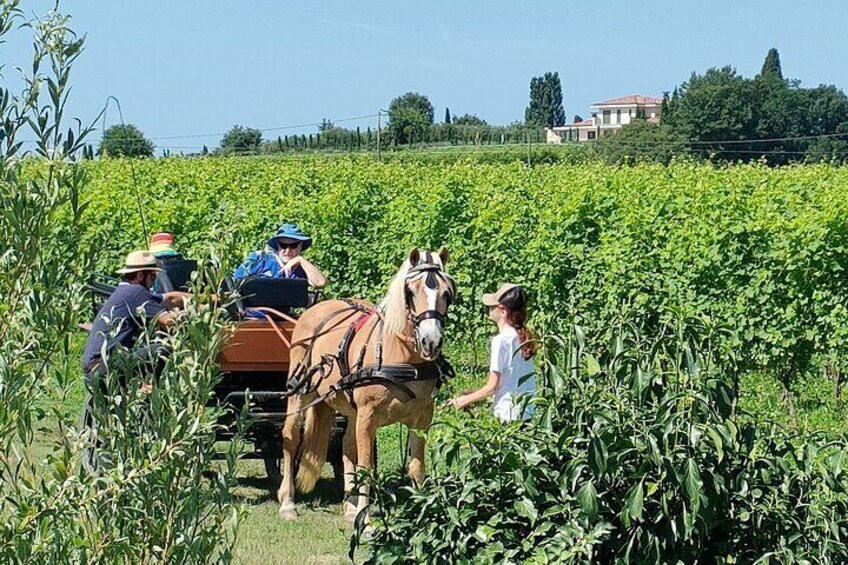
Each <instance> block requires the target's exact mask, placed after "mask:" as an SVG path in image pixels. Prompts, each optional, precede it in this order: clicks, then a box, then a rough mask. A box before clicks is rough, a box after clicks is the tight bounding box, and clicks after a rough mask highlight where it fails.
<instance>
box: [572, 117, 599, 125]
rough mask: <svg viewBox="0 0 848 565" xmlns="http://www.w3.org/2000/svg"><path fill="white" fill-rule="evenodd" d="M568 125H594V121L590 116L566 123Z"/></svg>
mask: <svg viewBox="0 0 848 565" xmlns="http://www.w3.org/2000/svg"><path fill="white" fill-rule="evenodd" d="M568 125H570V126H593V125H595V123H594V122H593V121H592V119H591V118H590V119H588V120H583V121H582V122H574V123H573V124H568Z"/></svg>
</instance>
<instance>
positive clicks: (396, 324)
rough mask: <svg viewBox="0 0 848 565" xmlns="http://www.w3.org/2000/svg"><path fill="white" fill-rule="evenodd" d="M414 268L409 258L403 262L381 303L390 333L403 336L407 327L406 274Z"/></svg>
mask: <svg viewBox="0 0 848 565" xmlns="http://www.w3.org/2000/svg"><path fill="white" fill-rule="evenodd" d="M411 268H412V265H411V264H410V262H409V260H408V259H407V260H406V261H404V262H403V265H401V266H400V269H399V270H398V272H397V274H396V275H395V278H393V279H392V282H390V283H389V290H388V292H386V296H385V298H383V301H382V302H381V303H380V308H382V309H383V317H384V318H385V320H386V326H385V329H386V332H388V334H389V335H399V336H402V335H403V332H404V329H406V276H407V275H408V274H409V269H411Z"/></svg>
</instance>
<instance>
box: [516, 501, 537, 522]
mask: <svg viewBox="0 0 848 565" xmlns="http://www.w3.org/2000/svg"><path fill="white" fill-rule="evenodd" d="M515 511H516V512H517V513H518V515H519V516H522V517H524V518H527V519H528V520H530V523H531V524H535V523H536V519H537V518H538V517H539V511H538V510H536V506H534V505H533V501H532V500H530V499H529V498H527V497H523V498H520V499H518V500H516V501H515Z"/></svg>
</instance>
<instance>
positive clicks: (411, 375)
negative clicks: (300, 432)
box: [287, 261, 456, 413]
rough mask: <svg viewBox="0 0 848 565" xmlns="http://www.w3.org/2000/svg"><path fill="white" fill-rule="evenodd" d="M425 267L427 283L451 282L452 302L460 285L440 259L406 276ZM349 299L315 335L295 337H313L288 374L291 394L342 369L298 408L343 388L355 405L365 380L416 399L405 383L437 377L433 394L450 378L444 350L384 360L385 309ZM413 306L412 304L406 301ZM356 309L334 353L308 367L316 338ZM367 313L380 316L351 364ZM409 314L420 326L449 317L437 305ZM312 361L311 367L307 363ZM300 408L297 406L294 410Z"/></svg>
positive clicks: (319, 325) (315, 387)
mask: <svg viewBox="0 0 848 565" xmlns="http://www.w3.org/2000/svg"><path fill="white" fill-rule="evenodd" d="M422 273H425V274H426V275H427V277H428V278H427V281H426V284H427V285H428V286H429V287H430V288H433V287H435V286H436V284H437V283H436V279H437V278H440V279H442V280H444V281H446V282H447V283H448V286H449V302H450V301H452V300H453V298H454V297H455V295H456V285H455V283H454V281H453V279H452V278H451V277H450V275H448V274H447V273H445V272H444V270H443V268H442V266H441V265H440V264H437V263H432V262H430V261H427V262H426V263H423V264H420V265H418V266H416V267H414V268H412V269H411V270H410V272H409V275H407V276H410V275H412V276H416V275H420V274H422ZM344 302H346V303H347V305H348V306H347V307H346V308H342V309H341V310H337V311H335V312H333V313H331V314H330V315H328V316H327V317H326V318H324V319H323V320H322V321H321V323H320V324H318V326H317V327H316V328H315V330H316V332H315V334H314V335H312V336H310V337H309V338H308V339H304V340H302V341H300V342H297V343H295V344H293V345H301V344H302V343H304V342H306V341H309V345H308V349H307V351H306V355H304V358H303V361H302V362H301V365H300V366H299V367H298V368H297V370H296V371H295V372H294V373H293V374H292V377H291V378H290V386H288V387H287V390H288V391H289V392H288V393H289V394H297V393H303V392H305V391H304V390H303V389H304V388H305V387H307V385H309V384H310V383H311V386H309V389H308V391H309V392H312V391H315V390H316V389H317V388H318V385H319V384H320V383H321V381H323V380H324V378H325V377H326V376H327V375H328V374H329V373H330V372H331V371H332V369H333V365H334V364H338V366H339V373H340V375H341V378H340V379H339V381H338V382H337V383H336V384H334V385H332V386H331V387H330V389H329V390H328V391H327V392H326V393H325V394H323V395H319V396H318V397H317V398H315V399H314V400H313V401H312V402H310V403H309V404H308V405H306V406H305V407H303V408H301V409H300V410H298V412H302V411H305V410H308V409H309V408H311V407H313V406H315V405H317V404H319V403H321V402H323V401H324V400H326V399H327V398H328V397H329V396H330V395H333V394H336V393H339V392H345V393H346V394H347V396H348V401H349V402H350V403H351V405H352V406H353V407H354V409H355V408H356V403H355V402H354V399H353V391H354V389H356V388H358V387H361V386H367V385H375V384H382V385H389V386H393V387H395V388H397V389H398V390H400V391H401V392H402V393H403V394H404V395H405V396H406V397H407V399H408V400H413V399H414V398H415V393H414V392H413V391H412V389H411V388H410V387H409V386H408V385H407V383H409V382H415V381H427V380H435V381H436V386H435V388H434V389H433V395H434V396H435V394H436V392H437V391H438V389H439V388H440V387H441V385H442V384H444V383H445V382H446V381H447V380H448V379H449V378H451V377H452V376H454V370H453V367H451V365H450V363H448V361H447V360H446V359H445V358H444V356H443V355H440V356H439V357H438V358H437V359H436V360H435V361H430V362H426V363H419V364H416V365H412V364H404V365H383V327H384V325H385V319H384V318H383V315H382V311H381V310H380V308H379V307H372V308H369V307H366V306H363V305H362V304H359V303H357V302H353V301H352V300H345V301H344ZM407 307H409V305H407ZM356 312H359V313H361V314H362V315H361V316H360V317H359V318H358V319H357V320H356V321H354V322H353V323H351V324H350V326H349V327H348V328H347V331H345V333H344V336H343V337H342V339H341V341H340V342H339V348H338V351H337V352H336V355H335V357H333V356H330V355H324V356H323V357H322V358H321V362H320V363H318V364H317V365H315V366H313V367H310V366H309V365H310V364H311V361H312V348H313V346H314V344H315V341H316V340H317V338H319V337H321V336H323V335H325V334H327V333H329V332H330V331H333V330H335V329H336V328H338V326H339V325H340V324H341V323H343V322H345V321H347V320H349V319H350V318H351V317H352V316H353V315H354V314H355V313H356ZM342 313H347V315H346V316H344V317H343V318H342V319H341V320H340V321H339V322H338V323H336V324H334V325H333V326H332V327H331V328H328V329H326V330H325V329H324V327H325V326H326V325H327V324H328V323H329V322H330V321H331V320H333V319H334V318H336V317H337V316H338V315H339V314H342ZM363 316H376V318H377V320H376V322H375V323H374V324H373V325H372V327H371V330H370V331H369V332H368V336H367V338H366V339H365V341H364V343H363V345H362V348H361V349H360V351H359V355H358V357H357V360H356V363H355V364H354V366H353V367H351V365H350V347H351V344H352V343H353V340H354V338H355V336H356V333H357V332H358V331H360V330H361V329H362V327H364V326H365V325H366V324H367V323H368V321H367V320H366V321H364V322H363ZM408 317H409V320H410V321H411V322H412V324H413V326H414V328H415V330H416V331H417V330H418V324H419V323H420V322H423V321H424V320H430V319H435V320H438V321H439V322H441V323H442V324H444V323H445V321H446V320H445V314H443V313H441V312H439V311H438V310H426V311H424V312H421V313H419V314H414V313H412V311H411V310H410V311H409V312H408ZM377 328H379V330H380V331H379V332H378V340H377V344H376V347H375V351H374V357H375V359H374V361H375V365H374V366H369V367H365V366H364V362H365V354H366V351H367V349H368V344H369V343H370V342H371V338H372V337H373V335H374V332H375V331H376V330H377ZM307 367H308V368H307ZM315 375H318V376H319V378H318V380H317V381H315V382H312V379H313V377H314V376H315ZM296 413H297V412H296Z"/></svg>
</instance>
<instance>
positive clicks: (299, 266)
mask: <svg viewBox="0 0 848 565" xmlns="http://www.w3.org/2000/svg"><path fill="white" fill-rule="evenodd" d="M311 245H312V238H311V237H309V236H308V235H306V234H304V233H303V231H301V229H300V228H299V227H297V225H296V224H283V225H282V226H280V228H279V229H278V230H277V233H275V234H274V236H273V237H271V239H269V240H268V245H267V247H266V249H263V250H261V251H254V252H253V253H251V254H250V255H248V257H247V259H246V260H245V262H244V263H242V264H241V266H240V267H239V268H238V269H236V272H235V273H233V278H234V279H236V280H240V279H244V278H246V277H251V276H255V277H272V278H281V279H306V280H307V281H309V285H310V286H312V287H313V288H323V287H324V285H326V284H327V278H326V277H325V276H324V273H322V272H321V270H320V269H319V268H318V267H316V266H315V265H313V264H312V262H310V261H309V260H307V259H306V258H305V257H303V256H302V255H301V253H303V252H304V251H306V250H307V249H309V247H310V246H311Z"/></svg>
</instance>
